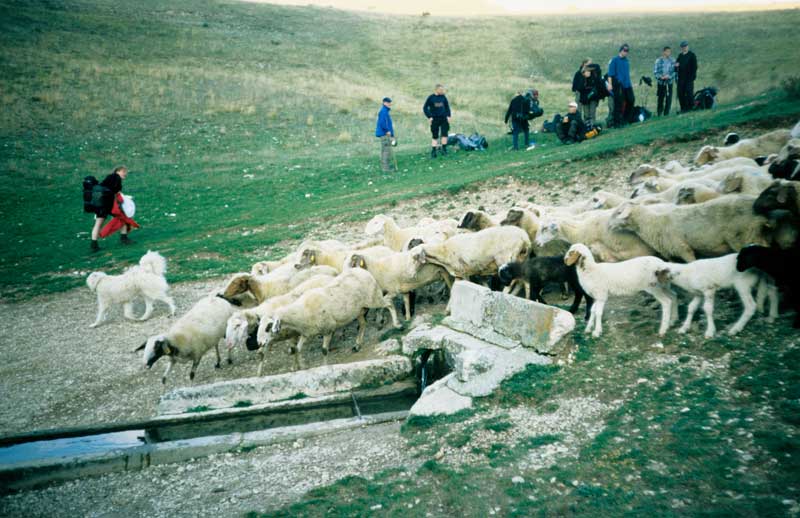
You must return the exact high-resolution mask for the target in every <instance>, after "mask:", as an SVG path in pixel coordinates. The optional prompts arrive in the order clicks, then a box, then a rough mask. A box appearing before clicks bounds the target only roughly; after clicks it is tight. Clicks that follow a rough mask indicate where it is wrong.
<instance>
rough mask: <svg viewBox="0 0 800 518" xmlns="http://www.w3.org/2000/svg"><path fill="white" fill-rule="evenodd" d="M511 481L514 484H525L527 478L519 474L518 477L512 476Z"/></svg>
mask: <svg viewBox="0 0 800 518" xmlns="http://www.w3.org/2000/svg"><path fill="white" fill-rule="evenodd" d="M511 483H512V484H524V483H525V479H524V478H522V477H520V476H519V475H517V476H516V477H512V478H511Z"/></svg>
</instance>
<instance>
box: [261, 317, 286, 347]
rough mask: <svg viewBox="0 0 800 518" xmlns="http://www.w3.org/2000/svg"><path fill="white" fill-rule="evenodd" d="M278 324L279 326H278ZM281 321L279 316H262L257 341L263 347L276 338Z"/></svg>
mask: <svg viewBox="0 0 800 518" xmlns="http://www.w3.org/2000/svg"><path fill="white" fill-rule="evenodd" d="M276 325H277V327H276ZM280 325H281V321H280V319H279V318H278V317H274V318H266V317H265V318H262V319H261V322H260V323H259V324H258V332H257V333H256V342H257V343H258V345H259V346H261V347H266V346H268V345H269V344H270V343H272V341H273V340H274V339H275V335H277V334H278V332H279V331H280Z"/></svg>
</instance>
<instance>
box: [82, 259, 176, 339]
mask: <svg viewBox="0 0 800 518" xmlns="http://www.w3.org/2000/svg"><path fill="white" fill-rule="evenodd" d="M166 271H167V260H166V259H164V257H163V256H162V255H161V254H159V253H158V252H152V251H150V250H148V251H147V253H146V254H144V255H143V256H142V258H141V259H139V264H138V265H136V266H132V267H131V268H128V269H127V270H126V271H125V272H124V273H122V274H121V275H108V274H105V273H103V272H92V273H91V274H89V277H87V278H86V285H87V286H89V289H90V290H91V291H93V292H95V293H97V318H95V321H94V323H92V324H91V325H90V326H89V327H97V326H99V325H100V324H102V323H103V322H104V321H105V319H106V316H107V314H108V309H109V308H110V307H111V305H113V304H122V305H123V308H124V315H125V318H127V319H130V320H133V319H135V317H134V316H133V301H134V300H135V299H136V298H137V297H138V296H140V295H141V296H142V297H143V298H144V303H145V309H144V313H143V314H142V316H141V317H139V320H147V319H148V318H150V315H152V314H153V302H154V301H156V300H160V301H162V302H164V303H165V304H167V305H168V306H169V313H170V316H172V315H174V314H175V302H174V301H173V300H172V297H170V296H169V294H168V292H169V286H168V285H167V280H166V279H165V278H164V274H165V273H166Z"/></svg>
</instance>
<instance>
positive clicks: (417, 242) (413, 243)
mask: <svg viewBox="0 0 800 518" xmlns="http://www.w3.org/2000/svg"><path fill="white" fill-rule="evenodd" d="M424 244H425V241H423V240H422V239H421V238H419V237H415V238H412V239H411V240H410V241H409V242H408V246H407V248H408V250H413V249H414V248H416V247H418V246H420V245H424Z"/></svg>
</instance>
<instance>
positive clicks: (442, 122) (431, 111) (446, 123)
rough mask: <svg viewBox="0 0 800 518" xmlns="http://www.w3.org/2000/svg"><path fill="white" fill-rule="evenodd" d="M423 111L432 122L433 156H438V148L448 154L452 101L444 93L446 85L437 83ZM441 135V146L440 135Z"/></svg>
mask: <svg viewBox="0 0 800 518" xmlns="http://www.w3.org/2000/svg"><path fill="white" fill-rule="evenodd" d="M422 111H423V113H425V117H427V118H428V122H430V124H431V137H432V139H431V158H436V148H437V147H439V149H440V153H441V154H442V155H446V154H447V135H448V132H449V131H450V103H448V102H447V97H445V95H444V85H441V84H437V85H436V87H435V88H434V91H433V93H432V94H431V95H429V96H428V98H427V99H425V104H424V105H422ZM440 135H441V147H440V145H439V137H440Z"/></svg>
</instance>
